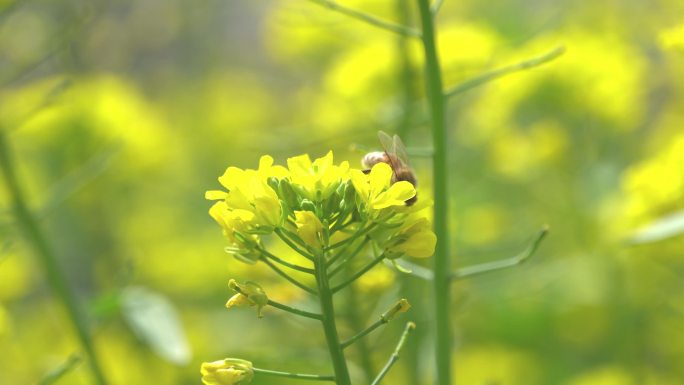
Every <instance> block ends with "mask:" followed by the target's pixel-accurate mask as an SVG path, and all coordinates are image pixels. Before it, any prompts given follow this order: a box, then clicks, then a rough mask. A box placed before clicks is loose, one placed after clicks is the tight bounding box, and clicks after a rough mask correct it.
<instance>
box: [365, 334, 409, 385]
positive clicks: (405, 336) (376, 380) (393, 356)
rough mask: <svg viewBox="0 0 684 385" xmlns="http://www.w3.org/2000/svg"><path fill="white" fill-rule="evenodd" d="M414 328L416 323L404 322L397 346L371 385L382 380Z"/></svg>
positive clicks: (397, 357) (376, 384)
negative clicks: (404, 325)
mask: <svg viewBox="0 0 684 385" xmlns="http://www.w3.org/2000/svg"><path fill="white" fill-rule="evenodd" d="M415 328H416V324H414V323H413V322H408V323H406V327H405V328H404V332H403V333H402V334H401V338H399V343H397V347H395V348H394V352H393V353H392V355H391V356H390V358H389V360H388V361H387V363H386V364H385V367H383V368H382V370H381V371H380V373H378V376H377V377H375V380H374V381H373V383H372V384H371V385H378V384H379V383H380V381H382V379H383V378H384V377H385V375H387V373H388V372H389V370H390V369H391V368H392V366H393V365H394V363H395V362H397V360H398V359H399V352H400V351H401V348H403V347H404V344H405V343H406V338H407V337H408V335H409V333H411V331H412V330H413V329H415Z"/></svg>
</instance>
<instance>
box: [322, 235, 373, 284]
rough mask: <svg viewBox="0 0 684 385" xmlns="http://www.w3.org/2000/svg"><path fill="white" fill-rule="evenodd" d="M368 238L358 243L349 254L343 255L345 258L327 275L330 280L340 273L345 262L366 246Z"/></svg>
mask: <svg viewBox="0 0 684 385" xmlns="http://www.w3.org/2000/svg"><path fill="white" fill-rule="evenodd" d="M369 240H370V238H365V239H364V240H363V241H361V242H360V243H359V245H358V246H357V247H356V248H355V249H354V250H352V251H351V253H345V254H346V256H345V258H343V259H342V261H341V262H340V263H339V264H338V265H337V266H336V267H335V268H334V269H332V271H330V273H329V274H328V275H329V276H330V277H331V278H332V277H333V276H334V275H335V274H337V273H338V272H340V271H342V269H343V268H344V265H346V264H347V262H349V261H351V260H352V259H353V258H354V257H356V256H357V255H358V254H359V252H360V251H361V250H363V248H364V247H365V246H366V245H367V244H368V241H369Z"/></svg>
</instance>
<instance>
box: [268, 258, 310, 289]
mask: <svg viewBox="0 0 684 385" xmlns="http://www.w3.org/2000/svg"><path fill="white" fill-rule="evenodd" d="M261 261H262V262H264V263H265V264H267V265H268V267H270V268H271V270H273V271H275V272H276V274H278V275H279V276H281V277H283V278H285V279H286V280H287V281H288V282H290V283H291V284H293V285H295V286H297V287H298V288H300V289H302V290H304V291H306V292H307V293H309V294H313V295H318V293H317V292H316V290H314V289H312V288H310V287H308V286H306V285H305V284H303V283H301V282H299V281H297V280H296V279H294V278H292V277H290V276H289V275H288V274H287V273H286V272H284V271H282V270H280V268H278V266H276V265H274V264H273V262H271V261H269V260H268V259H266V258H261Z"/></svg>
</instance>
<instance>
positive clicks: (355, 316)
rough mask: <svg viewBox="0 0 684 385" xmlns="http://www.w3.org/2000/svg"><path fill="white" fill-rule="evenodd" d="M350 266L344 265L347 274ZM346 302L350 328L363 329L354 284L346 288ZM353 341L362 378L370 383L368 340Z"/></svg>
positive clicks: (371, 377)
mask: <svg viewBox="0 0 684 385" xmlns="http://www.w3.org/2000/svg"><path fill="white" fill-rule="evenodd" d="M352 266H353V265H352V264H350V263H348V264H346V265H345V267H346V269H345V270H346V271H347V276H349V275H351V274H352V273H353V271H352ZM346 302H347V303H346V305H347V312H346V313H347V322H348V323H349V326H350V327H351V330H363V328H364V326H365V324H364V321H363V320H362V319H361V315H360V314H359V304H360V303H361V301H360V300H359V293H358V292H357V289H356V287H355V286H354V285H349V288H348V289H347V295H346ZM355 342H356V347H355V350H356V352H357V354H358V355H359V363H360V365H361V369H362V370H363V372H364V373H363V375H364V378H365V379H366V382H368V383H371V382H372V381H373V379H374V375H373V373H375V369H373V359H372V356H371V351H370V349H369V347H368V342H367V341H366V339H364V338H360V339H359V340H357V341H355Z"/></svg>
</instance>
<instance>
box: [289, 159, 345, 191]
mask: <svg viewBox="0 0 684 385" xmlns="http://www.w3.org/2000/svg"><path fill="white" fill-rule="evenodd" d="M287 167H288V169H289V174H290V175H289V176H290V180H291V182H292V187H293V188H295V190H297V192H299V193H300V194H301V195H303V196H304V197H305V198H307V199H309V200H311V201H313V202H320V201H322V200H325V199H327V198H329V197H330V195H332V194H333V193H334V192H335V190H336V189H337V188H338V187H339V185H340V183H343V182H344V181H347V180H349V162H347V161H344V162H342V163H340V165H339V166H336V165H335V164H333V153H332V151H329V152H328V153H327V154H326V155H325V156H323V157H321V158H318V159H316V160H314V161H313V162H311V158H309V155H307V154H304V155H299V156H295V157H292V158H289V159H288V160H287Z"/></svg>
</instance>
